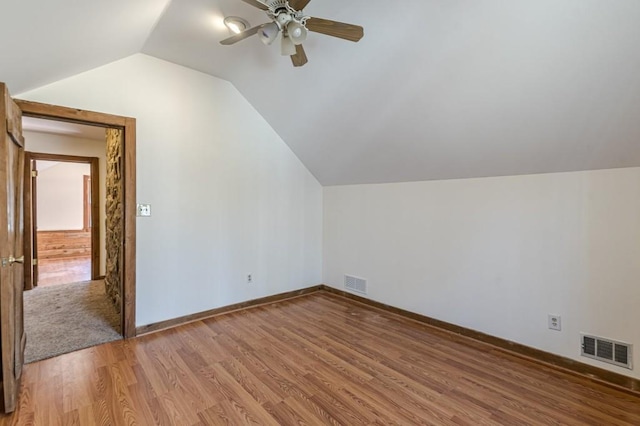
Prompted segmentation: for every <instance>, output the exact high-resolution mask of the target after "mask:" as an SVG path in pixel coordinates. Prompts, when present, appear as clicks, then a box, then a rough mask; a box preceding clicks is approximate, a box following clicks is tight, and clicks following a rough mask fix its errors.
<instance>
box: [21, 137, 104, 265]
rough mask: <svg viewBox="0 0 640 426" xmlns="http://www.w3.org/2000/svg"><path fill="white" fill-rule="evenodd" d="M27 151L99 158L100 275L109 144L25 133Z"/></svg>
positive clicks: (102, 259)
mask: <svg viewBox="0 0 640 426" xmlns="http://www.w3.org/2000/svg"><path fill="white" fill-rule="evenodd" d="M23 136H24V139H25V146H26V150H27V151H31V152H38V153H43V154H62V155H76V156H80V157H98V175H99V178H100V179H99V181H100V182H99V183H100V191H99V194H100V215H99V219H100V275H104V274H105V270H106V256H107V254H106V249H105V217H106V214H105V199H106V188H107V183H106V182H107V181H106V174H107V163H106V158H107V144H106V136H105V140H104V141H96V140H91V139H83V138H76V137H71V136H67V135H56V134H50V133H40V132H30V131H24V132H23Z"/></svg>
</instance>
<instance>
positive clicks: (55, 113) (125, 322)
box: [15, 99, 136, 338]
mask: <svg viewBox="0 0 640 426" xmlns="http://www.w3.org/2000/svg"><path fill="white" fill-rule="evenodd" d="M15 102H16V104H17V105H18V107H19V108H20V109H21V110H22V113H23V116H25V117H35V118H43V119H47V120H54V121H61V122H71V123H78V124H82V125H88V126H93V127H97V128H102V129H103V130H104V129H113V130H114V132H115V133H118V134H119V135H120V142H119V145H120V149H119V151H118V154H117V163H118V164H116V165H115V166H117V167H116V168H117V170H118V173H119V174H120V178H121V197H122V200H121V203H119V204H120V206H121V215H120V217H119V221H118V223H119V231H120V232H119V236H118V241H119V243H118V245H119V250H120V253H119V256H118V257H119V259H120V264H119V268H118V271H117V273H118V275H119V277H120V281H119V288H118V289H116V290H117V291H118V293H119V298H118V303H117V308H118V310H119V312H120V318H121V330H122V335H123V337H124V338H130V337H134V336H135V325H136V323H135V296H136V291H135V287H136V286H135V277H136V268H135V266H136V256H135V252H136V235H135V234H136V227H135V225H136V223H135V219H136V204H135V200H136V166H135V164H136V120H135V119H134V118H129V117H122V116H116V115H111V114H104V113H98V112H92V111H84V110H79V109H74V108H67V107H61V106H56V105H49V104H42V103H39V102H30V101H22V100H18V99H16V100H15ZM27 148H28V142H27ZM107 167H110V166H107ZM24 202H25V205H29V203H31V200H30V199H26V197H25V200H24ZM30 214H31V212H30V211H29V209H25V225H26V224H27V222H28V220H27V219H28V218H27V216H28V215H30ZM32 244H33V240H32V238H25V275H28V274H29V272H27V270H28V269H30V265H32V263H33V259H32V258H31V257H30V256H29V253H31V252H32V247H31V245H32ZM31 273H32V271H31Z"/></svg>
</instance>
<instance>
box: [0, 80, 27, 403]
mask: <svg viewBox="0 0 640 426" xmlns="http://www.w3.org/2000/svg"><path fill="white" fill-rule="evenodd" d="M0 94H1V96H2V99H0V259H1V265H0V352H1V354H2V393H3V395H2V397H3V398H2V401H3V409H4V412H6V413H9V412H12V411H14V410H15V408H16V401H17V399H18V392H19V389H20V376H21V375H22V365H23V360H24V347H25V343H26V336H25V334H24V317H23V311H22V307H23V306H22V292H23V287H24V270H23V262H24V252H23V249H24V247H23V242H24V241H23V239H24V222H23V206H24V204H23V189H24V138H23V137H22V112H21V111H20V108H18V106H17V105H16V104H15V102H14V101H13V99H11V97H10V95H9V91H8V90H7V87H6V85H5V84H4V83H0Z"/></svg>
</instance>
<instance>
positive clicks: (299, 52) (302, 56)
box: [291, 44, 307, 67]
mask: <svg viewBox="0 0 640 426" xmlns="http://www.w3.org/2000/svg"><path fill="white" fill-rule="evenodd" d="M291 62H293V66H294V67H301V66H303V65H304V64H306V63H307V54H306V53H304V48H303V47H302V45H301V44H298V45H296V54H295V55H291Z"/></svg>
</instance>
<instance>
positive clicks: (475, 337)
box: [136, 284, 640, 396]
mask: <svg viewBox="0 0 640 426" xmlns="http://www.w3.org/2000/svg"><path fill="white" fill-rule="evenodd" d="M318 291H324V292H327V293H330V294H332V295H335V296H339V297H343V298H346V299H349V300H352V301H354V302H357V303H361V304H364V305H367V306H370V307H372V308H376V309H380V310H383V311H385V312H390V313H393V314H396V315H399V316H402V317H404V318H408V319H411V320H414V321H417V322H420V323H423V324H425V325H428V326H431V327H434V328H436V329H438V330H441V331H444V332H447V333H450V334H451V336H452V337H453V338H456V339H464V340H465V341H466V342H467V343H469V341H472V342H473V343H476V344H482V345H487V346H490V347H491V349H494V350H499V351H502V352H506V353H508V354H510V355H514V356H517V357H519V358H522V359H526V360H528V361H531V362H535V363H538V364H542V365H544V366H547V367H551V368H555V369H558V370H561V371H564V372H566V373H570V374H574V375H578V376H580V377H583V378H586V379H588V380H591V381H593V382H597V383H600V384H604V385H607V386H611V387H614V388H615V389H618V390H622V391H626V392H629V393H631V394H634V395H636V396H637V395H638V393H640V380H638V379H634V378H632V377H628V376H625V375H622V374H618V373H614V372H612V371H609V370H604V369H602V368H598V367H594V366H592V365H589V364H584V363H581V362H578V361H575V360H573V359H570V358H565V357H563V356H560V355H555V354H552V353H549V352H545V351H542V350H539V349H535V348H532V347H529V346H525V345H522V344H520V343H516V342H512V341H510V340H506V339H502V338H500V337H495V336H491V335H489V334H485V333H482V332H479V331H475V330H472V329H470V328H465V327H461V326H458V325H455V324H451V323H448V322H444V321H440V320H437V319H434V318H430V317H427V316H425V315H421V314H417V313H415V312H410V311H406V310H404V309H400V308H396V307H394V306H390V305H386V304H384V303H381V302H377V301H375V300H371V299H367V298H366V297H362V296H358V295H356V294H352V293H349V292H346V291H343V290H339V289H336V288H333V287H329V286H327V285H324V284H320V285H316V286H313V287H308V288H305V289H301V290H294V291H289V292H286V293H280V294H275V295H273V296H267V297H261V298H259V299H253V300H248V301H246V302H241V303H235V304H233V305H228V306H223V307H220V308H216V309H211V310H208V311H204V312H199V313H195V314H191V315H185V316H183V317H179V318H174V319H170V320H165V321H160V322H157V323H153V324H148V325H143V326H140V327H137V328H136V335H138V336H140V335H144V334H149V333H153V332H156V331H160V330H164V329H167V328H172V327H176V326H179V325H182V324H186V323H189V322H194V321H199V320H203V319H205V318H210V317H213V316H216V315H221V314H225V313H229V312H234V311H239V310H243V309H249V308H253V307H256V306H261V305H267V304H270V303H275V302H279V301H282V300H287V299H292V298H295V297H299V296H304V295H307V294H311V293H315V292H318Z"/></svg>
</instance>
